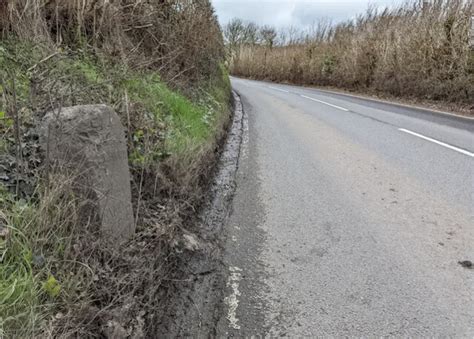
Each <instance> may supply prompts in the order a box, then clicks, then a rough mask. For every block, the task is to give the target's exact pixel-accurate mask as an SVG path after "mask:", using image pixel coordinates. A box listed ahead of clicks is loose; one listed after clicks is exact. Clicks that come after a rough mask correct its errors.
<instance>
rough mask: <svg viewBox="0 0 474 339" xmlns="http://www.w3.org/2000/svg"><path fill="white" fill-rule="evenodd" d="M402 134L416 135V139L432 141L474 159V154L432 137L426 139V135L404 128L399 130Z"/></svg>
mask: <svg viewBox="0 0 474 339" xmlns="http://www.w3.org/2000/svg"><path fill="white" fill-rule="evenodd" d="M398 130H399V131H400V132H404V133H408V134H411V135H414V136H415V137H418V138H421V139H424V140H427V141H431V142H433V143H435V144H437V145H440V146H443V147H446V148H449V149H451V150H453V151H456V152H459V153H462V154H464V155H467V156H469V157H471V158H474V153H471V152H469V151H466V150H465V149H462V148H458V147H455V146H452V145H449V144H446V143H444V142H441V141H438V140H435V139H433V138H430V137H426V136H424V135H421V134H418V133H415V132H413V131H410V130H407V129H404V128H399V129H398Z"/></svg>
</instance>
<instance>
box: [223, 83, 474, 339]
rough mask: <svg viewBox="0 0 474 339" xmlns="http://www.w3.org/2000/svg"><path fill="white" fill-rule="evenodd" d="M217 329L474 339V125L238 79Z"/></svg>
mask: <svg viewBox="0 0 474 339" xmlns="http://www.w3.org/2000/svg"><path fill="white" fill-rule="evenodd" d="M232 82H233V86H234V88H235V89H236V90H237V91H238V93H239V94H240V95H241V97H242V101H243V105H244V109H245V110H246V114H247V117H248V129H247V130H246V131H245V139H246V140H245V142H244V145H243V146H242V147H243V148H242V151H241V152H242V155H241V159H240V165H239V170H238V173H237V176H238V177H237V191H236V194H235V198H234V202H233V210H232V214H231V216H230V218H229V221H228V224H227V226H226V229H227V233H228V234H227V241H226V248H225V253H226V254H225V263H226V265H227V266H228V269H229V279H228V283H227V290H226V298H225V300H224V302H225V312H224V313H225V314H222V317H221V321H220V323H219V326H218V332H217V334H218V336H219V337H225V336H227V337H232V336H234V337H249V336H261V335H266V336H285V337H303V336H305V337H308V336H326V337H327V336H333V337H334V336H337V337H340V336H357V337H361V336H369V337H380V336H424V337H426V336H437V337H446V336H448V337H473V336H474V270H473V269H469V268H465V267H463V266H462V265H460V264H459V263H458V262H459V261H465V260H472V261H474V207H473V206H474V179H473V169H474V120H473V119H471V120H469V119H460V118H456V117H452V116H449V115H443V114H438V113H432V112H428V111H423V110H419V109H415V108H408V107H400V106H397V105H391V104H386V103H380V102H376V101H372V100H365V99H360V98H355V97H350V96H344V95H340V94H334V93H328V92H325V91H319V90H315V89H309V88H303V87H294V86H286V85H275V84H270V83H264V82H256V81H248V80H243V79H236V78H234V79H233V80H232Z"/></svg>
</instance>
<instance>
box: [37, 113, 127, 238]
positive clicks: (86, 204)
mask: <svg viewBox="0 0 474 339" xmlns="http://www.w3.org/2000/svg"><path fill="white" fill-rule="evenodd" d="M40 137H41V144H42V149H43V150H44V152H45V154H46V156H47V157H48V158H49V162H50V165H51V166H52V168H54V170H59V171H67V172H68V173H72V175H74V178H75V179H74V183H75V189H76V190H77V191H78V193H79V194H80V197H81V200H83V201H81V203H80V206H81V210H80V213H81V218H82V221H83V223H84V227H90V226H91V225H92V226H93V225H99V226H100V232H101V234H102V235H103V236H104V237H108V238H110V239H111V240H112V241H124V240H126V239H128V238H130V237H131V236H132V235H133V233H134V232H135V223H134V218H133V209H132V204H131V190H130V170H129V167H128V156H127V146H126V142H125V135H124V129H123V126H122V124H121V123H120V119H119V117H118V115H117V114H116V113H115V112H114V110H112V109H111V108H109V107H108V106H106V105H87V106H74V107H67V108H63V109H62V110H61V111H60V112H58V111H53V112H50V113H48V114H47V115H46V116H45V117H44V119H43V124H42V127H41V131H40Z"/></svg>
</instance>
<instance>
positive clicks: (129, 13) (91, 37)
mask: <svg viewBox="0 0 474 339" xmlns="http://www.w3.org/2000/svg"><path fill="white" fill-rule="evenodd" d="M1 3H2V6H1V7H0V31H2V32H3V34H4V35H5V34H9V33H14V34H15V35H16V36H17V37H19V38H20V39H23V40H34V41H43V42H45V43H49V44H55V45H58V46H61V45H66V46H69V47H74V48H86V47H87V46H92V47H94V48H95V49H99V50H100V51H101V52H106V53H107V54H108V55H110V56H114V57H117V58H120V60H121V61H122V62H123V63H125V64H127V65H128V66H130V67H133V68H135V69H136V68H140V69H154V70H159V71H160V73H161V74H162V75H163V76H165V77H166V79H167V80H168V81H169V82H174V83H177V84H180V85H183V83H184V85H188V86H189V85H190V84H193V83H195V82H197V81H202V80H205V79H210V78H212V77H213V76H215V75H216V72H217V69H216V64H217V63H218V62H220V60H222V57H223V45H222V38H221V34H220V28H219V25H218V24H217V19H216V17H215V16H214V14H213V9H212V6H211V5H210V2H209V1H207V0H194V1H187V0H171V1H168V0H153V1H143V0H120V1H109V0H48V1H45V0H2V1H1Z"/></svg>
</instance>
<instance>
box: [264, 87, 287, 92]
mask: <svg viewBox="0 0 474 339" xmlns="http://www.w3.org/2000/svg"><path fill="white" fill-rule="evenodd" d="M268 88H270V89H274V90H275V91H280V92H284V93H290V91H287V90H286V89H281V88H276V87H272V86H268Z"/></svg>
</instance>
